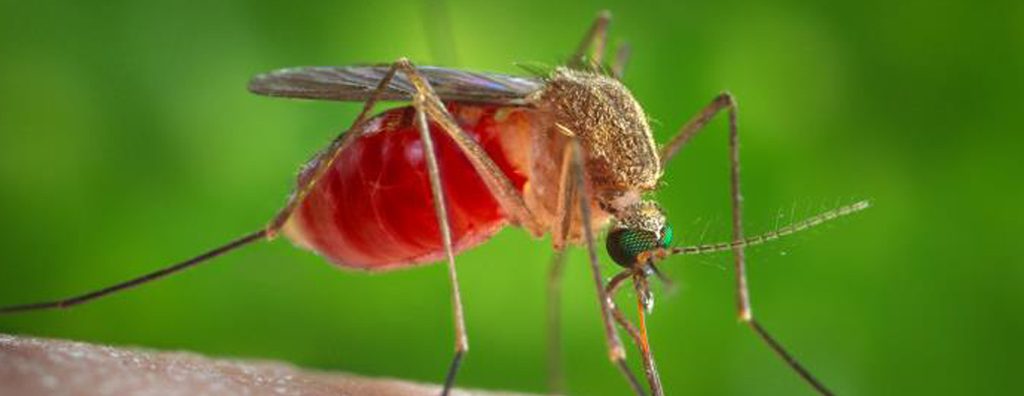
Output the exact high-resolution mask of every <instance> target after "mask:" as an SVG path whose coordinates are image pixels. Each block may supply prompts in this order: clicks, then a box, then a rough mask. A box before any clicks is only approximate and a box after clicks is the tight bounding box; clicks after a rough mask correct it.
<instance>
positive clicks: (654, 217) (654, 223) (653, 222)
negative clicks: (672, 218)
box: [605, 201, 674, 268]
mask: <svg viewBox="0 0 1024 396" xmlns="http://www.w3.org/2000/svg"><path fill="white" fill-rule="evenodd" d="M673 234H674V232H673V231H672V226H670V225H669V224H668V220H667V219H666V218H665V212H664V211H662V209H661V206H659V205H658V204H657V203H655V202H653V201H639V202H637V203H635V204H633V205H631V206H629V207H627V208H625V209H623V210H622V212H620V213H619V214H618V215H616V217H615V221H614V223H613V224H612V226H611V228H610V229H609V230H608V237H607V238H606V239H605V248H606V249H608V255H609V256H611V257H612V260H614V261H615V263H616V264H618V265H620V266H623V267H626V268H632V267H633V266H634V265H635V264H636V258H637V256H638V255H640V254H641V253H644V252H648V251H651V250H655V249H663V248H667V247H668V246H669V245H670V244H671V243H672V238H673Z"/></svg>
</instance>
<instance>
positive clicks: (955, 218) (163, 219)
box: [0, 0, 1024, 395]
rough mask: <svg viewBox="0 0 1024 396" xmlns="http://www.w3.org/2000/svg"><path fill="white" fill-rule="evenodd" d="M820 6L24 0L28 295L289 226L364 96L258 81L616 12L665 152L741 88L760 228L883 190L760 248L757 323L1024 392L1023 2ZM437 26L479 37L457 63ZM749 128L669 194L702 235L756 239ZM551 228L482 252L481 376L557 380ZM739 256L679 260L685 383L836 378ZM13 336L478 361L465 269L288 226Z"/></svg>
mask: <svg viewBox="0 0 1024 396" xmlns="http://www.w3.org/2000/svg"><path fill="white" fill-rule="evenodd" d="M808 3H809V2H801V1H782V2H775V4H772V5H765V4H761V2H756V1H682V2H664V3H661V4H639V2H631V1H609V2H597V1H584V2H576V4H562V3H559V2H552V1H534V0H515V1H511V2H503V3H497V2H495V3H491V4H484V2H477V1H455V0H452V1H449V2H448V4H447V11H445V12H434V11H430V10H431V9H433V8H432V7H431V6H429V5H428V3H427V2H386V1H375V2H345V1H303V2H283V1H282V2H269V1H215V2H200V1H182V2H166V1H161V2H139V1H106V2H78V1H34V2H27V1H2V2H0V219H2V224H3V227H4V231H3V238H0V251H3V258H2V259H0V262H2V265H0V303H3V304H7V303H22V302H29V301H35V300H40V299H49V298H54V297H61V296H66V295H69V294H73V293H78V292H82V291H86V290H89V289H91V288H96V287H98V286H102V285H106V284H109V283H111V282H114V281H119V280H122V279H125V278H127V277H130V276H133V275H137V274H140V273H143V272H147V271H150V270H152V269H154V268H157V267H159V266H161V265H165V264H168V263H171V262H173V261H177V260H180V259H183V258H187V257H189V256H191V255H192V254H195V253H198V252H200V251H203V250H205V249H208V248H210V247H213V246H216V245H218V244H220V243H223V242H226V241H227V240H229V239H232V238H234V237H237V236H239V235H242V234H243V233H245V232H248V231H251V230H254V229H256V228H257V227H260V226H262V225H263V224H264V222H265V221H266V220H267V219H269V217H270V216H271V215H272V214H273V213H274V211H275V210H276V209H277V208H278V207H279V206H280V205H281V204H282V203H283V202H284V197H285V196H286V194H287V193H288V192H289V189H290V188H291V186H292V183H293V176H294V174H295V172H296V170H297V169H298V166H299V165H300V164H301V163H303V161H305V160H306V159H307V158H308V157H309V156H310V155H311V154H312V153H313V152H315V151H316V150H317V149H319V148H320V147H322V146H323V145H324V144H325V143H326V142H328V141H329V139H331V138H332V137H333V136H334V134H336V133H337V132H338V131H339V130H340V129H341V128H342V127H343V126H345V125H347V124H348V123H349V122H350V120H351V119H352V117H354V115H355V113H356V111H357V110H358V105H354V104H338V103H315V102H299V101H286V100H275V99H268V98H263V97H257V96H254V95H251V94H249V93H247V92H246V90H245V86H246V82H247V80H248V79H249V77H250V76H252V75H254V74H256V73H259V72H263V71H267V70H271V69H274V68H279V67H286V66H297V65H344V64H350V63H359V62H383V61H390V60H393V59H395V58H397V57H399V56H408V57H410V58H411V59H413V60H414V61H417V62H419V63H421V64H428V63H441V64H443V65H448V66H457V67H464V68H469V69H474V70H489V71H499V72H518V71H519V69H518V68H517V67H516V66H515V62H523V61H538V62H544V63H549V64H551V63H557V62H559V60H561V59H563V58H564V57H565V56H567V55H568V54H570V53H571V51H572V49H573V48H575V45H576V43H577V41H578V40H579V38H580V37H581V36H582V34H583V32H584V30H585V29H586V27H587V26H588V24H589V23H590V21H591V20H592V18H593V16H594V15H595V13H596V11H597V10H599V9H604V8H607V9H610V10H612V11H613V13H614V15H615V20H614V22H613V25H612V37H614V38H615V39H616V40H628V41H629V42H630V43H631V44H632V45H633V48H634V57H633V61H632V63H631V64H630V67H629V69H628V71H627V77H626V79H625V82H626V83H627V85H629V86H630V87H631V88H632V89H633V92H634V93H635V95H636V96H637V98H638V99H639V101H640V102H641V103H643V104H644V105H645V107H646V109H647V110H648V112H649V114H650V116H651V117H652V118H653V119H654V120H656V122H655V124H654V129H655V130H656V137H657V139H658V140H659V141H664V140H665V139H667V138H668V136H670V135H671V134H672V133H673V132H674V131H675V129H676V128H677V127H678V125H680V124H681V123H682V122H684V121H685V120H686V119H687V118H688V117H689V116H690V115H691V114H693V113H694V112H696V111H697V110H698V109H699V108H700V107H701V106H703V105H704V104H705V103H707V101H709V100H710V99H711V98H712V97H713V96H714V95H715V94H716V93H718V92H719V91H722V90H726V89H727V90H730V91H732V92H733V93H734V94H735V95H736V96H737V97H738V99H739V102H740V104H741V110H742V111H741V115H740V122H741V130H742V138H743V166H744V168H743V171H744V174H743V175H744V184H743V187H744V190H745V196H746V203H747V217H746V219H747V229H748V232H750V233H754V232H759V231H765V230H768V229H771V228H773V227H776V226H777V225H779V224H782V223H784V222H785V221H787V220H791V219H794V218H799V217H801V216H802V215H806V214H810V213H814V212H816V211H818V210H821V209H829V208H832V207H835V206H836V205H837V203H850V202H852V201H854V200H856V199H862V198H868V199H871V200H872V201H873V203H874V204H875V206H874V208H872V209H871V210H869V211H868V212H866V213H864V214H861V215H857V216H855V217H853V218H850V219H847V220H843V221H840V222H837V223H835V224H832V225H829V226H826V227H822V228H820V229H817V230H815V231H812V232H807V233H804V234H802V235H800V236H797V237H794V238H792V239H789V240H786V241H783V242H780V243H776V244H773V245H771V246H768V247H764V248H759V249H755V250H752V251H751V252H750V254H749V261H750V278H751V279H750V281H751V284H752V292H753V301H754V305H755V311H756V312H757V314H758V315H759V316H760V318H761V319H762V321H763V322H764V323H765V325H766V326H767V327H768V328H769V329H770V330H771V331H773V332H774V333H775V334H776V335H777V336H778V337H779V338H780V340H781V341H782V342H783V343H784V344H786V345H788V346H789V347H790V348H791V349H792V351H793V352H794V353H795V354H796V355H797V356H799V358H800V359H802V360H803V361H804V362H805V363H806V364H807V365H808V366H809V367H810V368H812V370H813V371H814V372H815V373H817V375H818V376H820V377H821V378H822V379H823V381H825V382H826V383H827V384H829V386H831V387H832V388H834V389H835V390H836V391H837V392H838V393H840V394H864V395H867V394H870V395H882V394H901V395H905V394H1006V393H1013V392H1014V391H1013V389H1018V391H1019V385H1020V374H1021V369H1022V366H1021V364H1020V356H1021V354H1022V353H1024V342H1022V341H1021V340H1020V336H1021V335H1022V334H1024V319H1022V316H1021V315H1020V313H1021V308H1020V305H1019V304H1020V303H1021V302H1024V287H1022V284H1024V268H1022V265H1021V264H1022V260H1021V259H1020V257H1019V255H1018V254H1017V249H1016V247H1017V246H1019V245H1020V242H1019V238H1018V237H1017V235H1015V234H1016V233H1017V232H1018V231H1019V230H1020V229H1021V228H1022V227H1024V216H1022V215H1021V210H1020V202H1021V200H1022V195H1024V194H1022V193H1024V189H1022V188H1021V183H1020V181H1019V180H1020V176H1019V175H1018V173H1019V171H1021V170H1022V169H1024V167H1022V162H1024V161H1022V160H1021V153H1020V149H1021V141H1022V137H1021V132H1024V130H1022V128H1021V126H1022V121H1021V119H1020V113H1021V110H1022V100H1021V99H1020V93H1021V92H1022V88H1024V3H1022V2H1019V1H1005V2H968V1H961V2H944V1H938V2H936V1H908V2H888V1H862V2H843V3H831V2H818V3H815V4H808ZM445 19H446V20H447V22H445ZM439 23H444V24H447V26H449V27H450V30H451V32H452V36H454V40H453V41H454V44H440V47H441V48H447V49H454V51H447V50H446V51H431V49H430V48H431V47H430V43H429V41H430V40H429V39H428V37H431V34H436V33H438V32H440V34H436V35H437V36H438V37H444V34H443V29H440V30H438V25H437V24H439ZM429 32H434V33H429ZM452 45H453V46H452ZM438 53H441V55H437V54H438ZM439 57H440V58H447V59H438V58H439ZM725 137H726V134H725V124H724V122H723V121H722V120H717V121H716V122H714V123H713V124H712V125H711V126H710V129H709V131H708V133H706V134H704V135H701V136H700V137H699V138H698V139H696V140H695V141H694V143H693V144H692V146H691V147H688V148H687V149H686V150H684V151H683V153H682V155H681V156H680V157H679V159H678V160H677V161H675V162H674V163H672V164H671V166H670V168H669V169H668V171H667V175H666V177H665V186H664V188H662V189H661V191H659V192H658V194H657V196H658V199H659V200H660V201H661V202H662V203H663V204H664V205H665V207H666V208H667V210H668V211H669V214H670V218H671V219H672V221H673V222H674V223H675V226H676V229H677V232H678V233H679V234H681V235H682V237H683V240H684V241H686V242H699V241H714V240H719V239H723V238H725V237H726V236H727V235H728V233H729V229H728V226H727V224H728V219H729V215H728V184H727V181H728V166H727V165H728V162H727V161H726V154H727V151H726V145H725V142H726V139H725ZM1015 180H1017V181H1015ZM549 246H550V245H549V242H548V241H547V240H543V241H534V240H531V239H530V238H529V237H528V236H527V235H525V233H523V232H522V231H520V230H506V231H505V232H503V233H501V234H500V235H498V236H497V237H496V238H494V239H493V241H491V242H490V243H488V244H486V245H485V246H482V247H480V248H478V249H475V250H473V251H470V252H468V253H465V254H464V255H462V256H460V257H459V263H460V266H459V269H460V278H461V281H462V290H463V298H464V301H465V305H466V318H467V322H468V323H467V325H468V329H469V332H470V333H469V335H470V342H471V348H472V351H471V353H470V354H469V356H468V358H467V360H466V362H465V363H466V364H465V366H464V370H463V371H462V372H461V373H460V376H459V383H460V385H461V386H468V387H481V388H501V389H512V390H522V391H537V392H540V391H543V390H544V389H545V383H546V378H545V371H544V357H545V342H544V304H545V276H546V271H547V261H548V258H549V254H550V252H549V251H550V248H549ZM583 258H584V255H583V254H582V253H581V252H579V251H576V252H575V253H574V254H573V256H572V258H571V261H570V267H569V269H568V272H567V276H566V282H565V285H566V296H565V299H564V304H565V319H564V331H565V334H566V345H565V350H566V355H567V356H568V364H567V373H568V383H569V389H570V391H571V393H573V394H624V393H626V392H627V388H626V386H625V385H624V383H623V381H622V380H621V378H620V377H619V375H618V374H617V373H616V372H615V370H614V369H613V368H612V367H611V366H610V365H609V364H608V362H607V359H606V356H607V355H606V352H605V350H604V344H603V340H602V333H601V326H600V322H599V316H598V311H597V304H596V302H595V299H594V291H593V289H592V286H591V284H590V280H589V277H588V273H587V268H586V266H585V261H584V260H583ZM730 260H731V259H730V257H729V255H718V256H709V257H700V258H674V259H672V260H670V261H669V262H667V263H666V264H665V265H664V268H665V270H666V272H668V273H669V274H670V275H671V276H672V277H674V278H676V279H677V280H678V281H679V282H680V284H681V287H680V288H679V290H678V291H676V292H675V293H665V292H664V291H663V290H659V296H658V304H657V307H656V309H655V312H654V314H653V315H652V317H651V318H650V322H649V324H650V332H651V338H652V342H653V345H654V352H655V354H656V357H657V359H658V363H659V365H660V368H661V372H662V377H663V380H664V383H665V387H666V388H667V390H668V393H669V394H683V393H689V394H722V395H725V394H743V395H753V394H758V395H781V394H810V393H811V392H810V390H809V388H808V387H807V386H806V385H805V384H803V383H802V382H801V381H800V380H799V379H798V377H797V376H796V375H795V374H793V373H792V372H790V371H789V369H788V368H787V367H786V366H785V365H784V364H783V363H782V362H781V361H780V360H779V359H777V358H776V357H775V356H774V355H773V354H772V353H771V351H770V350H769V349H768V348H767V347H766V346H764V345H762V344H761V343H760V341H759V340H758V339H757V337H756V336H755V335H754V334H753V333H752V332H750V331H749V330H748V329H746V328H745V327H743V326H740V325H738V324H737V322H736V319H735V317H736V315H735V312H734V300H733V290H732V287H733V271H732V269H731V268H730ZM606 262H607V260H606ZM613 269H614V268H613V266H612V265H610V264H608V265H606V266H605V267H604V270H605V274H606V275H610V274H611V271H612V270H613ZM623 298H624V299H628V298H630V296H629V295H628V294H627V295H624V296H623ZM626 301H628V300H623V303H625V302H626ZM0 332H5V333H18V334H27V335H35V336H46V337H61V338H70V339H75V340H84V341H90V342H98V343H112V344H119V345H141V346H147V347H153V348H160V349H187V350H194V351H199V352H202V353H205V354H211V355H216V356H233V357H253V358H269V359H280V360H285V361H288V362H293V363H295V364H298V365H301V366H305V367H313V368H320V369H330V370H344V371H351V372H356V373H361V374H367V375H374V376H393V377H400V378H408V379H412V380H417V381H428V382H437V381H440V380H441V378H442V375H443V373H444V371H445V368H446V365H447V363H448V361H449V359H450V355H451V349H452V348H451V346H452V330H451V318H450V311H449V297H448V285H447V284H446V275H445V269H444V267H443V266H441V265H434V266H428V267H422V268H417V269H412V270H406V271H398V272H394V273H389V274H383V275H367V274H362V273H356V272H348V271H339V270H337V269H336V268H332V267H331V266H329V265H326V264H325V263H324V261H323V260H321V259H320V258H318V257H316V256H315V255H313V254H310V253H307V252H304V251H300V250H299V249H296V248H293V247H292V246H290V244H289V243H288V242H287V241H283V240H280V241H276V242H274V243H272V244H260V245H257V246H253V247H250V248H248V249H245V250H243V251H239V252H236V253H233V254H231V255H230V256H227V257H224V258H222V259H218V260H217V261H216V262H215V263H212V264H211V265H208V266H206V267H203V268H201V269H197V270H194V271H191V272H187V273H184V274H182V275H180V276H176V277H174V278H171V279H168V280H166V281H163V282H159V283H155V284H151V285H148V286H146V287H144V288H142V289H138V290H135V291H131V292H128V293H124V294H121V295H118V296H115V297H110V298H108V299H105V300H103V301H102V302H97V303H95V304H92V305H87V306H82V307H80V308H76V309H74V310H70V311H64V312H45V313H32V314H24V315H18V316H8V317H2V318H0ZM630 351H631V357H633V358H635V357H636V356H637V354H636V353H635V351H634V350H633V349H630Z"/></svg>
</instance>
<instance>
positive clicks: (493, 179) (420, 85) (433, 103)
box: [393, 58, 543, 395]
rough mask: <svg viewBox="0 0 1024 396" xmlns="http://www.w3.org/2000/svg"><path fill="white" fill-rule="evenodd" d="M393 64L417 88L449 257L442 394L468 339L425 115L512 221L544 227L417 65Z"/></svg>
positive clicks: (449, 384) (450, 382)
mask: <svg viewBox="0 0 1024 396" xmlns="http://www.w3.org/2000/svg"><path fill="white" fill-rule="evenodd" d="M393 67H394V68H395V69H396V70H398V71H400V72H402V73H403V74H405V76H406V77H407V78H408V79H409V82H410V83H412V86H413V87H414V88H415V90H416V92H415V93H414V96H413V99H414V100H413V106H414V107H415V108H416V123H417V128H418V129H419V130H420V134H421V140H422V141H423V145H424V152H425V153H426V154H427V156H426V158H427V166H428V173H429V174H430V182H431V190H432V191H433V195H434V208H435V210H436V212H437V217H438V221H439V223H440V226H441V227H440V228H441V234H442V237H443V242H444V245H445V253H446V254H447V257H448V277H449V281H450V282H451V285H452V310H453V315H454V320H455V356H454V358H453V359H452V364H451V366H450V367H449V368H448V374H447V376H446V377H445V385H444V389H443V390H442V395H447V394H448V393H449V392H450V391H451V389H452V386H453V385H454V382H455V375H456V374H457V373H458V369H459V365H460V364H461V362H462V358H463V356H464V355H465V353H466V351H468V350H469V342H468V338H467V336H466V327H465V320H464V319H463V310H462V300H461V297H460V293H459V283H458V276H457V273H456V270H455V258H454V254H453V251H452V241H451V232H450V226H449V223H448V216H447V213H446V208H445V206H444V202H445V201H444V194H443V190H442V189H441V176H440V173H439V170H438V169H437V158H436V157H437V155H436V153H435V151H434V144H433V138H432V137H431V136H430V133H429V132H430V130H429V127H428V124H427V118H428V117H429V118H430V120H432V121H434V122H436V123H437V124H438V125H440V126H441V129H442V130H443V131H444V132H445V133H446V134H447V135H448V136H449V137H451V139H452V140H453V141H454V142H455V144H456V145H458V146H459V149H460V150H462V152H463V154H465V155H466V157H467V159H469V161H470V163H471V164H472V165H473V168H474V169H475V170H476V171H477V174H478V175H480V177H481V178H482V179H483V181H484V184H485V185H487V187H488V189H489V190H490V192H491V194H492V195H493V196H494V197H495V199H496V200H497V201H498V203H499V204H500V205H501V207H502V209H503V210H504V211H505V213H507V214H508V215H509V217H511V218H512V219H513V221H514V222H516V223H518V224H520V225H522V226H523V227H524V228H526V229H527V230H530V231H531V232H532V233H534V234H538V235H539V234H540V233H542V232H543V230H542V228H541V227H540V226H539V225H538V223H537V220H536V219H535V218H534V216H533V214H532V213H531V212H530V210H529V208H527V207H526V202H525V201H524V200H523V197H522V195H520V193H519V191H518V190H517V189H516V188H515V186H514V185H513V184H512V181H510V180H509V179H508V177H507V176H505V174H504V173H503V172H502V171H501V169H499V168H498V165H497V164H495V163H494V160H492V159H491V158H490V156H488V155H487V152H486V151H484V149H483V148H482V147H480V145H479V143H477V142H476V141H475V140H473V138H471V137H469V135H467V134H466V133H465V132H464V131H463V130H462V128H460V127H459V124H458V123H457V122H456V121H455V119H454V118H452V116H451V114H449V113H448V110H447V108H446V107H445V105H444V103H443V102H442V101H441V99H440V98H439V97H438V96H437V94H436V93H434V89H433V87H431V86H430V83H428V82H427V79H425V78H423V76H422V75H420V73H419V72H418V71H417V70H416V68H415V67H413V65H412V64H411V63H410V62H409V61H408V60H406V59H404V58H403V59H399V60H398V61H396V62H395V63H394V65H393Z"/></svg>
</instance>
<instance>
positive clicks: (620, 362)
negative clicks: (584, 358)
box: [559, 125, 644, 395]
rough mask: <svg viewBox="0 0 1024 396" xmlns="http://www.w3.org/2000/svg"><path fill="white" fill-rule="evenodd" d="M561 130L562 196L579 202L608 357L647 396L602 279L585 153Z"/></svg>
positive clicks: (567, 219) (569, 217) (565, 217)
mask: <svg viewBox="0 0 1024 396" xmlns="http://www.w3.org/2000/svg"><path fill="white" fill-rule="evenodd" d="M559 127H560V128H561V129H562V131H563V132H565V133H566V134H567V135H569V137H570V139H569V140H568V143H567V145H566V150H565V154H564V157H563V159H562V164H563V166H562V170H563V178H562V180H563V181H564V183H563V185H562V191H563V192H562V193H561V196H562V197H572V198H575V201H576V202H575V203H574V204H573V205H575V206H579V209H580V214H581V215H582V216H581V219H582V223H583V224H582V226H583V239H584V242H585V243H586V247H587V255H588V257H589V260H590V269H591V273H592V274H593V279H594V285H595V286H596V287H597V299H598V304H600V307H601V320H602V322H603V323H604V330H605V341H606V343H607V345H608V357H609V359H610V360H611V361H612V363H613V364H614V365H615V366H616V367H618V369H619V371H621V372H622V375H623V376H625V377H626V380H627V381H628V382H629V385H630V386H631V387H632V388H633V391H634V392H635V393H636V394H638V395H643V394H644V391H643V388H642V387H641V386H640V383H639V381H637V379H636V377H635V376H634V375H633V372H632V371H630V370H629V365H627V364H626V350H625V348H623V346H622V340H620V339H619V333H618V332H617V331H616V330H615V323H614V322H613V320H614V319H612V308H611V299H609V298H608V294H607V293H605V288H604V278H603V277H602V275H601V267H600V262H599V260H600V259H599V258H598V255H597V244H596V243H595V242H594V230H593V227H592V225H591V222H590V219H591V208H590V203H591V199H590V194H589V192H588V191H587V186H586V174H585V169H584V166H583V155H582V151H581V150H582V149H581V148H580V146H579V141H578V140H577V139H576V138H575V137H574V136H573V134H572V133H571V131H569V130H567V129H565V128H564V127H562V126H560V125H559ZM568 208H569V209H570V210H566V211H565V212H564V215H563V216H562V219H561V221H562V227H561V228H562V229H564V230H567V229H569V226H570V225H571V221H572V218H573V216H572V210H575V209H571V208H572V207H571V206H568ZM566 223H569V224H566Z"/></svg>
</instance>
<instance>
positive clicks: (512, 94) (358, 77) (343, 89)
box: [249, 66, 544, 105]
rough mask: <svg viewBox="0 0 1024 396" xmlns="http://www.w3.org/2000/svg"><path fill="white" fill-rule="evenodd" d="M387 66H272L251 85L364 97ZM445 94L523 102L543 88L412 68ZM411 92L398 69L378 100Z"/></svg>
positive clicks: (305, 95) (293, 94) (286, 93)
mask: <svg viewBox="0 0 1024 396" xmlns="http://www.w3.org/2000/svg"><path fill="white" fill-rule="evenodd" d="M388 68H389V66H314V67H296V68H288V69H281V70H275V71H272V72H270V73H265V74H260V75H257V76H256V77H253V79H252V81H250V82H249V91H251V92H253V93H255V94H259V95H266V96H280V97H287V98H301V99H317V100H337V101H356V102H362V101H365V100H367V99H369V97H370V95H371V94H372V93H373V91H374V90H375V89H376V88H377V84H378V83H380V80H381V79H382V78H384V75H385V74H387V72H388ZM416 69H417V70H418V71H419V72H420V73H422V74H423V76H424V77H426V78H427V81H429V82H430V84H431V86H433V87H434V91H436V92H437V94H438V96H440V97H441V99H443V100H451V101H460V102H477V103H492V104H502V105H522V104H526V96H527V95H529V94H531V93H533V92H536V91H537V90H539V89H541V87H542V86H543V84H544V81H543V80H542V79H540V78H537V77H521V76H509V75H504V74H494V73H478V72H470V71H464V70H455V69H446V68H442V67H431V66H418V67H417V68H416ZM414 92H415V88H413V86H412V84H411V83H410V82H409V79H408V78H406V76H405V75H404V74H402V73H401V72H399V73H396V74H395V76H394V78H392V80H391V83H390V84H389V85H388V87H387V89H385V90H384V92H383V94H382V96H381V100H410V99H411V98H412V94H413V93H414Z"/></svg>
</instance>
